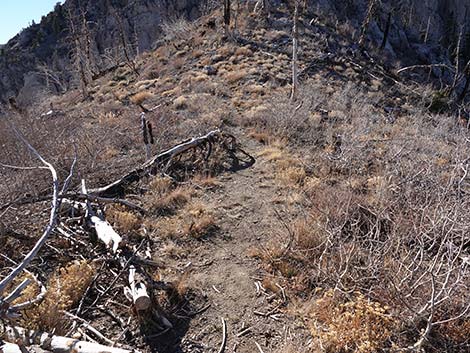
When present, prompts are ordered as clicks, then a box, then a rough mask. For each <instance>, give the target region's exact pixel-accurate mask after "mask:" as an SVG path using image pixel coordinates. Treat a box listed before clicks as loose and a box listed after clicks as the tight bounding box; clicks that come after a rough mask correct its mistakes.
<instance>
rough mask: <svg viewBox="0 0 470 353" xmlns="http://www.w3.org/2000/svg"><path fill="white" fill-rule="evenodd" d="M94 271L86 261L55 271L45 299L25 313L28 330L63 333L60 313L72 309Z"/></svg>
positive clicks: (62, 317) (63, 320) (64, 323)
mask: <svg viewBox="0 0 470 353" xmlns="http://www.w3.org/2000/svg"><path fill="white" fill-rule="evenodd" d="M95 274H96V268H95V267H94V266H93V265H92V264H90V263H88V262H87V261H80V262H74V263H72V264H70V265H68V266H67V267H64V268H61V269H60V270H58V271H57V272H55V273H54V274H53V275H52V276H51V277H50V279H49V281H48V283H47V286H46V288H47V292H46V295H45V297H44V299H43V300H42V301H41V302H40V303H39V304H38V305H36V306H34V307H32V308H29V309H28V310H27V311H25V313H24V321H25V322H24V325H25V326H26V327H28V328H30V329H35V330H41V331H45V332H54V331H55V333H56V334H64V333H65V328H66V326H67V324H66V320H65V316H64V314H63V311H67V310H70V309H71V308H73V307H74V306H75V305H76V304H77V303H78V302H79V301H80V300H81V298H82V296H83V294H84V293H85V291H86V289H87V288H88V286H89V285H90V283H91V281H92V279H93V277H94V275H95Z"/></svg>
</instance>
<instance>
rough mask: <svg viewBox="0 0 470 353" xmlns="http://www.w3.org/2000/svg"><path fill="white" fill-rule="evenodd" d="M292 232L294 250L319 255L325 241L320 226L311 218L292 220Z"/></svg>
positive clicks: (323, 232) (325, 238)
mask: <svg viewBox="0 0 470 353" xmlns="http://www.w3.org/2000/svg"><path fill="white" fill-rule="evenodd" d="M292 232H293V234H294V239H295V247H296V249H300V250H309V251H315V252H316V253H317V254H318V253H321V251H322V250H323V248H324V245H325V241H326V240H327V237H326V235H325V231H324V229H323V227H322V225H321V224H320V223H319V221H314V220H313V219H311V218H307V219H306V218H304V217H299V218H297V219H296V220H294V221H293V224H292Z"/></svg>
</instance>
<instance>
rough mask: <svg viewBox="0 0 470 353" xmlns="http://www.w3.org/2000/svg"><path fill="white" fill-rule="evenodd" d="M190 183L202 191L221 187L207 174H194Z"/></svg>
mask: <svg viewBox="0 0 470 353" xmlns="http://www.w3.org/2000/svg"><path fill="white" fill-rule="evenodd" d="M191 182H192V183H193V184H195V185H197V186H199V187H202V188H204V189H214V188H216V187H218V186H220V185H221V184H220V182H219V181H218V180H217V178H216V177H213V176H211V175H207V174H196V175H195V176H194V177H193V178H192V179H191Z"/></svg>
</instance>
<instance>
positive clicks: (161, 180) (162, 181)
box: [149, 176, 172, 195]
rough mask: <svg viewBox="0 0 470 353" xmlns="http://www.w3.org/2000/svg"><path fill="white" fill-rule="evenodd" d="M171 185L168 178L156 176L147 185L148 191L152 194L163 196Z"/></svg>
mask: <svg viewBox="0 0 470 353" xmlns="http://www.w3.org/2000/svg"><path fill="white" fill-rule="evenodd" d="M171 185H172V180H171V179H170V178H167V177H161V176H156V177H154V178H152V181H151V182H150V183H149V189H150V191H151V192H152V193H154V194H157V195H163V194H166V193H167V192H168V191H169V190H170V189H171Z"/></svg>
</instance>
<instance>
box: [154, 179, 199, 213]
mask: <svg viewBox="0 0 470 353" xmlns="http://www.w3.org/2000/svg"><path fill="white" fill-rule="evenodd" d="M193 192H194V190H193V189H191V188H189V187H185V186H179V187H177V188H175V189H173V190H171V191H170V192H169V193H167V194H165V195H163V196H160V195H155V196H153V200H152V201H151V207H152V210H153V211H154V212H157V213H171V212H174V211H175V210H176V209H178V208H180V207H182V206H184V205H185V204H186V203H187V202H188V201H189V200H190V199H191V195H192V194H193Z"/></svg>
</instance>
